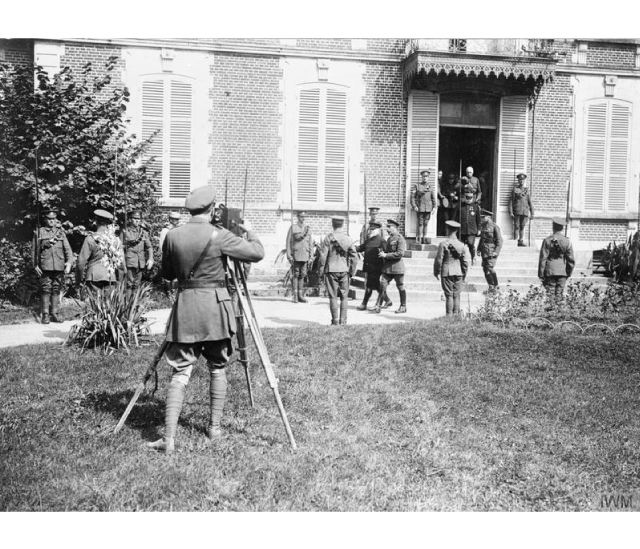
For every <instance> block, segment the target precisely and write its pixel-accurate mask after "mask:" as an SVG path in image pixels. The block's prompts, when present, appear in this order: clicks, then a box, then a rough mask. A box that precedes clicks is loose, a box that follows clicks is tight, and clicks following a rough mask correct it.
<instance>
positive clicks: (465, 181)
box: [462, 166, 482, 257]
mask: <svg viewBox="0 0 640 549" xmlns="http://www.w3.org/2000/svg"><path fill="white" fill-rule="evenodd" d="M462 192H463V193H465V194H467V193H469V192H471V193H472V194H473V201H474V202H476V203H480V201H481V200H482V186H481V185H480V180H479V179H478V178H477V177H475V176H474V175H473V168H472V167H471V166H469V167H468V168H467V169H466V170H465V175H463V176H462ZM471 257H473V256H471Z"/></svg>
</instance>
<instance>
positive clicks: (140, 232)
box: [122, 227, 153, 290]
mask: <svg viewBox="0 0 640 549" xmlns="http://www.w3.org/2000/svg"><path fill="white" fill-rule="evenodd" d="M122 242H123V243H124V244H125V262H126V266H127V289H128V290H135V289H136V288H138V287H139V286H140V282H141V281H142V272H143V271H144V268H145V266H146V264H147V261H149V260H150V259H153V247H152V246H151V241H150V240H149V235H148V234H147V231H145V230H144V229H142V228H141V227H137V228H131V229H127V230H126V231H123V233H122Z"/></svg>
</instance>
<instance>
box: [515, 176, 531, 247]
mask: <svg viewBox="0 0 640 549" xmlns="http://www.w3.org/2000/svg"><path fill="white" fill-rule="evenodd" d="M509 214H510V215H511V216H513V226H514V231H515V232H516V233H518V232H519V236H518V235H517V234H516V236H518V240H523V239H524V230H525V228H526V226H527V221H528V220H529V216H533V215H535V214H534V211H533V202H532V201H531V194H530V193H529V189H528V188H527V187H524V186H519V185H516V186H515V187H514V188H513V191H511V200H509Z"/></svg>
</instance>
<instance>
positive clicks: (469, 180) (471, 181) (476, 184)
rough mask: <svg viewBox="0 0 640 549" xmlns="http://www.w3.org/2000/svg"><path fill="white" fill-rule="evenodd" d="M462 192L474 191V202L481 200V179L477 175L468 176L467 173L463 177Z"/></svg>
mask: <svg viewBox="0 0 640 549" xmlns="http://www.w3.org/2000/svg"><path fill="white" fill-rule="evenodd" d="M462 193H463V194H464V193H472V194H473V200H474V202H480V200H481V199H482V186H481V185H480V180H479V179H478V178H477V177H475V176H473V175H472V176H471V177H467V176H466V175H465V176H463V177H462Z"/></svg>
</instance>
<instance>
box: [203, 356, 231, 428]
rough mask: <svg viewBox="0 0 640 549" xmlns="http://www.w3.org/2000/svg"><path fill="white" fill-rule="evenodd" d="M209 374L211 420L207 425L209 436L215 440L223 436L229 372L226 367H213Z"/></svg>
mask: <svg viewBox="0 0 640 549" xmlns="http://www.w3.org/2000/svg"><path fill="white" fill-rule="evenodd" d="M209 376H210V377H209V402H210V408H209V412H210V420H209V426H208V427H207V437H209V438H210V439H211V440H214V439H217V438H220V437H221V436H222V429H221V428H220V420H221V419H222V411H223V410H224V402H225V399H226V397H227V374H226V372H225V370H224V368H211V370H210V371H209Z"/></svg>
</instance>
